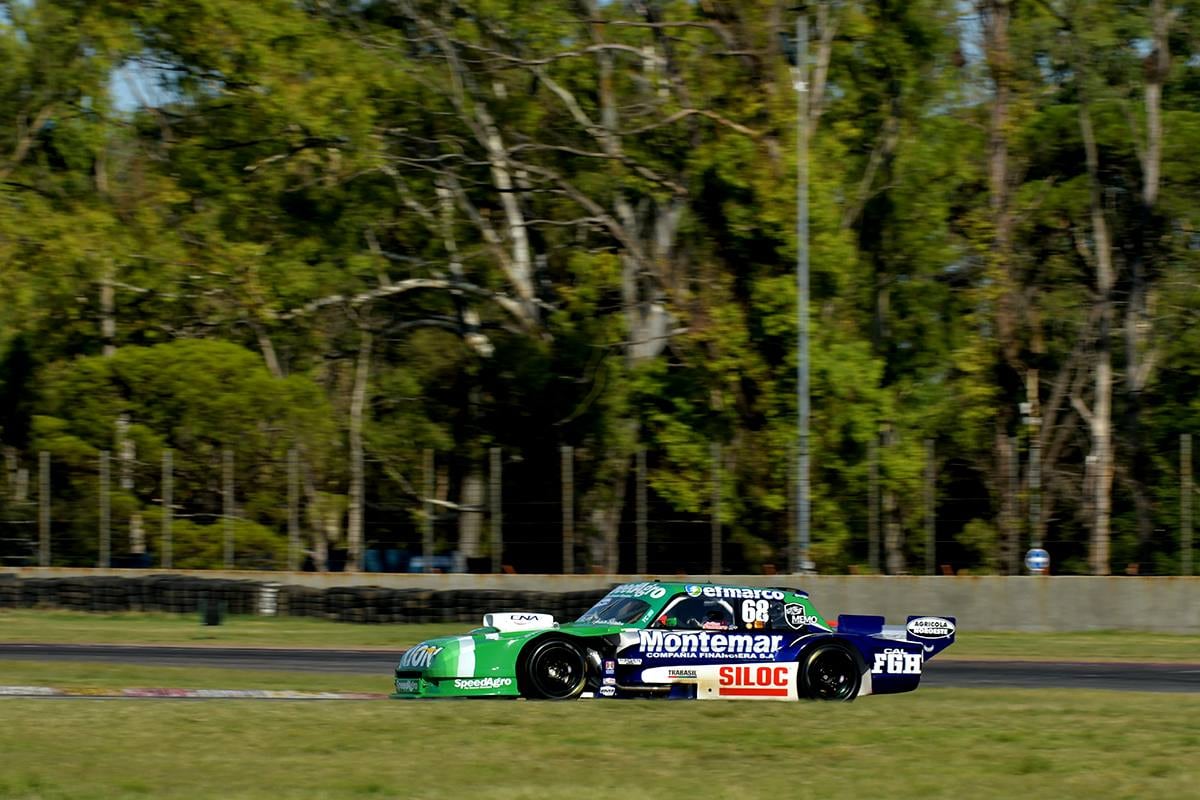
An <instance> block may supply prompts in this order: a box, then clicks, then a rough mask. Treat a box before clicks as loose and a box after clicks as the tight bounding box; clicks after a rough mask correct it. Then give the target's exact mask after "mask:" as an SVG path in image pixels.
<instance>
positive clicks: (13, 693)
mask: <svg viewBox="0 0 1200 800" xmlns="http://www.w3.org/2000/svg"><path fill="white" fill-rule="evenodd" d="M0 697H168V698H169V697H190V698H209V699H214V698H215V699H222V700H383V699H386V698H387V695H386V694H382V693H377V692H291V691H278V690H275V689H162V688H150V689H141V688H139V689H106V688H99V687H72V688H57V687H53V686H0Z"/></svg>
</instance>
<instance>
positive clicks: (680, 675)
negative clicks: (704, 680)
mask: <svg viewBox="0 0 1200 800" xmlns="http://www.w3.org/2000/svg"><path fill="white" fill-rule="evenodd" d="M667 679H668V680H673V681H694V680H696V670H694V669H675V668H671V669H668V670H667Z"/></svg>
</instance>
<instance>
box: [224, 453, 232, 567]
mask: <svg viewBox="0 0 1200 800" xmlns="http://www.w3.org/2000/svg"><path fill="white" fill-rule="evenodd" d="M223 456H224V459H223V460H224V462H225V463H224V467H225V469H224V472H225V558H224V564H225V569H233V513H234V506H233V450H231V449H230V448H228V447H226V448H225V451H224V453H223Z"/></svg>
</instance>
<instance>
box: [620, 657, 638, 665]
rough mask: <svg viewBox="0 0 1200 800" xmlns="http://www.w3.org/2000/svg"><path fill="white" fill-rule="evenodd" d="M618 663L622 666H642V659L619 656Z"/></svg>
mask: <svg viewBox="0 0 1200 800" xmlns="http://www.w3.org/2000/svg"><path fill="white" fill-rule="evenodd" d="M617 663H618V664H620V665H621V666H622V667H640V666H641V665H642V660H641V659H640V658H618V659H617Z"/></svg>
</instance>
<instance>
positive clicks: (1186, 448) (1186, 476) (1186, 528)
mask: <svg viewBox="0 0 1200 800" xmlns="http://www.w3.org/2000/svg"><path fill="white" fill-rule="evenodd" d="M1192 492H1193V487H1192V435H1191V434H1190V433H1181V434H1180V435H1179V517H1180V525H1181V527H1182V530H1181V531H1180V532H1179V546H1180V550H1181V551H1182V552H1181V553H1180V559H1179V572H1180V573H1181V574H1183V575H1191V574H1192Z"/></svg>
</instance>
